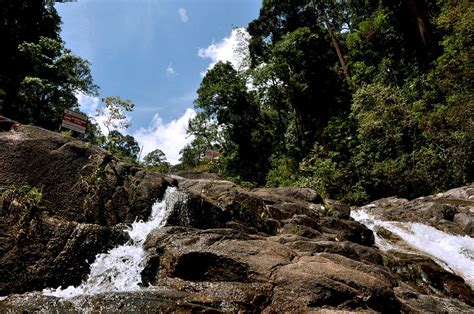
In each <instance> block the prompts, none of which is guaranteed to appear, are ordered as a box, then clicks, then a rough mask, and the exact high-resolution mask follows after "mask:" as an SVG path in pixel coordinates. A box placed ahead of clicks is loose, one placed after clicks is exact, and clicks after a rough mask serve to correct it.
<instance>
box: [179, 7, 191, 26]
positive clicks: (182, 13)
mask: <svg viewBox="0 0 474 314" xmlns="http://www.w3.org/2000/svg"><path fill="white" fill-rule="evenodd" d="M178 14H179V17H180V18H181V22H183V23H187V22H188V21H189V18H188V13H187V12H186V9H185V8H179V10H178Z"/></svg>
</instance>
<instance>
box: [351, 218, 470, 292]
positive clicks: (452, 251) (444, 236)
mask: <svg viewBox="0 0 474 314" xmlns="http://www.w3.org/2000/svg"><path fill="white" fill-rule="evenodd" d="M351 217H352V218H354V219H355V220H357V221H359V222H360V223H363V224H364V225H365V226H366V227H367V228H369V229H371V230H372V231H374V235H375V244H376V245H377V247H379V248H380V249H381V250H383V251H388V250H395V251H400V252H405V253H406V252H409V253H415V254H416V253H420V252H422V253H424V255H427V256H429V257H431V258H433V260H434V261H436V262H437V263H438V264H439V265H440V266H442V267H443V268H445V269H446V270H448V271H450V272H454V273H456V274H457V275H459V276H461V277H463V278H464V280H465V281H466V283H468V284H469V285H470V286H471V287H473V288H474V239H473V238H471V237H469V236H455V235H451V234H448V233H445V232H442V231H440V230H438V229H435V228H433V227H430V226H427V225H424V224H420V223H407V222H397V221H383V220H379V219H376V218H375V217H374V216H372V215H370V214H369V213H368V212H367V211H366V210H364V209H361V210H357V211H352V212H351ZM380 227H382V228H385V229H386V230H388V231H390V232H392V233H393V234H395V235H397V236H399V237H400V238H402V239H403V240H404V241H405V243H406V244H408V245H409V246H410V247H411V248H413V249H410V248H407V247H405V246H401V245H399V244H397V243H394V242H393V241H390V240H389V239H384V238H383V237H381V236H380V235H378V234H377V232H375V230H377V228H380Z"/></svg>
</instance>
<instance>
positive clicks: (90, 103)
mask: <svg viewBox="0 0 474 314" xmlns="http://www.w3.org/2000/svg"><path fill="white" fill-rule="evenodd" d="M76 98H77V103H78V104H79V110H81V112H84V113H85V114H87V115H88V116H91V117H93V116H94V115H95V112H96V110H97V108H98V107H99V103H100V100H99V97H95V96H89V95H86V94H83V93H81V92H77V93H76Z"/></svg>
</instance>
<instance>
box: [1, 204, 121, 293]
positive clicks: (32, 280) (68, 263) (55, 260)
mask: <svg viewBox="0 0 474 314" xmlns="http://www.w3.org/2000/svg"><path fill="white" fill-rule="evenodd" d="M8 216H9V217H10V218H8V219H7V221H6V222H2V223H0V230H1V231H0V232H1V233H0V237H1V239H2V245H1V247H0V256H1V257H0V263H1V265H2V267H1V268H0V295H7V294H10V293H21V292H25V291H32V290H41V289H44V288H56V287H59V286H63V287H67V286H69V285H79V284H80V283H81V282H82V281H83V280H84V279H85V278H86V277H87V275H88V273H89V264H90V263H91V262H92V261H93V260H94V258H95V256H96V255H97V254H98V253H103V252H106V251H107V250H108V249H111V248H113V247H115V246H116V245H119V244H123V243H125V242H126V241H127V240H128V239H129V237H128V235H126V234H125V233H124V232H123V231H122V230H121V229H119V228H108V227H104V226H100V225H94V224H80V223H76V222H70V221H66V220H63V219H62V218H59V217H54V216H49V215H48V213H40V214H38V215H37V216H35V217H33V218H32V221H31V223H30V224H29V226H28V227H26V229H27V230H25V233H24V235H23V236H22V237H21V238H18V237H17V234H16V232H17V231H16V230H15V228H7V227H6V226H5V224H9V223H11V224H13V225H14V222H13V220H12V219H11V217H12V216H11V215H8ZM3 217H5V216H3Z"/></svg>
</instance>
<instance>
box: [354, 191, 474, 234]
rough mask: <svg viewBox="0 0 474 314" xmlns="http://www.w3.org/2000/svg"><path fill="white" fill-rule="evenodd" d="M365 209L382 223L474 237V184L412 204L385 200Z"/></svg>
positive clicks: (416, 200) (398, 199)
mask: <svg viewBox="0 0 474 314" xmlns="http://www.w3.org/2000/svg"><path fill="white" fill-rule="evenodd" d="M362 209H364V210H366V211H367V212H369V213H370V214H371V215H374V216H375V217H377V218H379V219H381V220H389V221H401V222H420V223H423V224H426V225H429V226H432V227H435V228H437V229H439V230H442V231H445V232H448V233H451V234H456V235H467V236H470V237H474V184H471V185H467V186H464V187H460V188H455V189H451V190H449V191H447V192H444V193H438V194H436V195H430V196H426V197H420V198H417V199H414V200H411V201H409V200H406V199H401V198H395V197H389V198H384V199H380V200H377V201H375V202H372V203H370V204H367V205H365V206H363V207H362Z"/></svg>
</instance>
